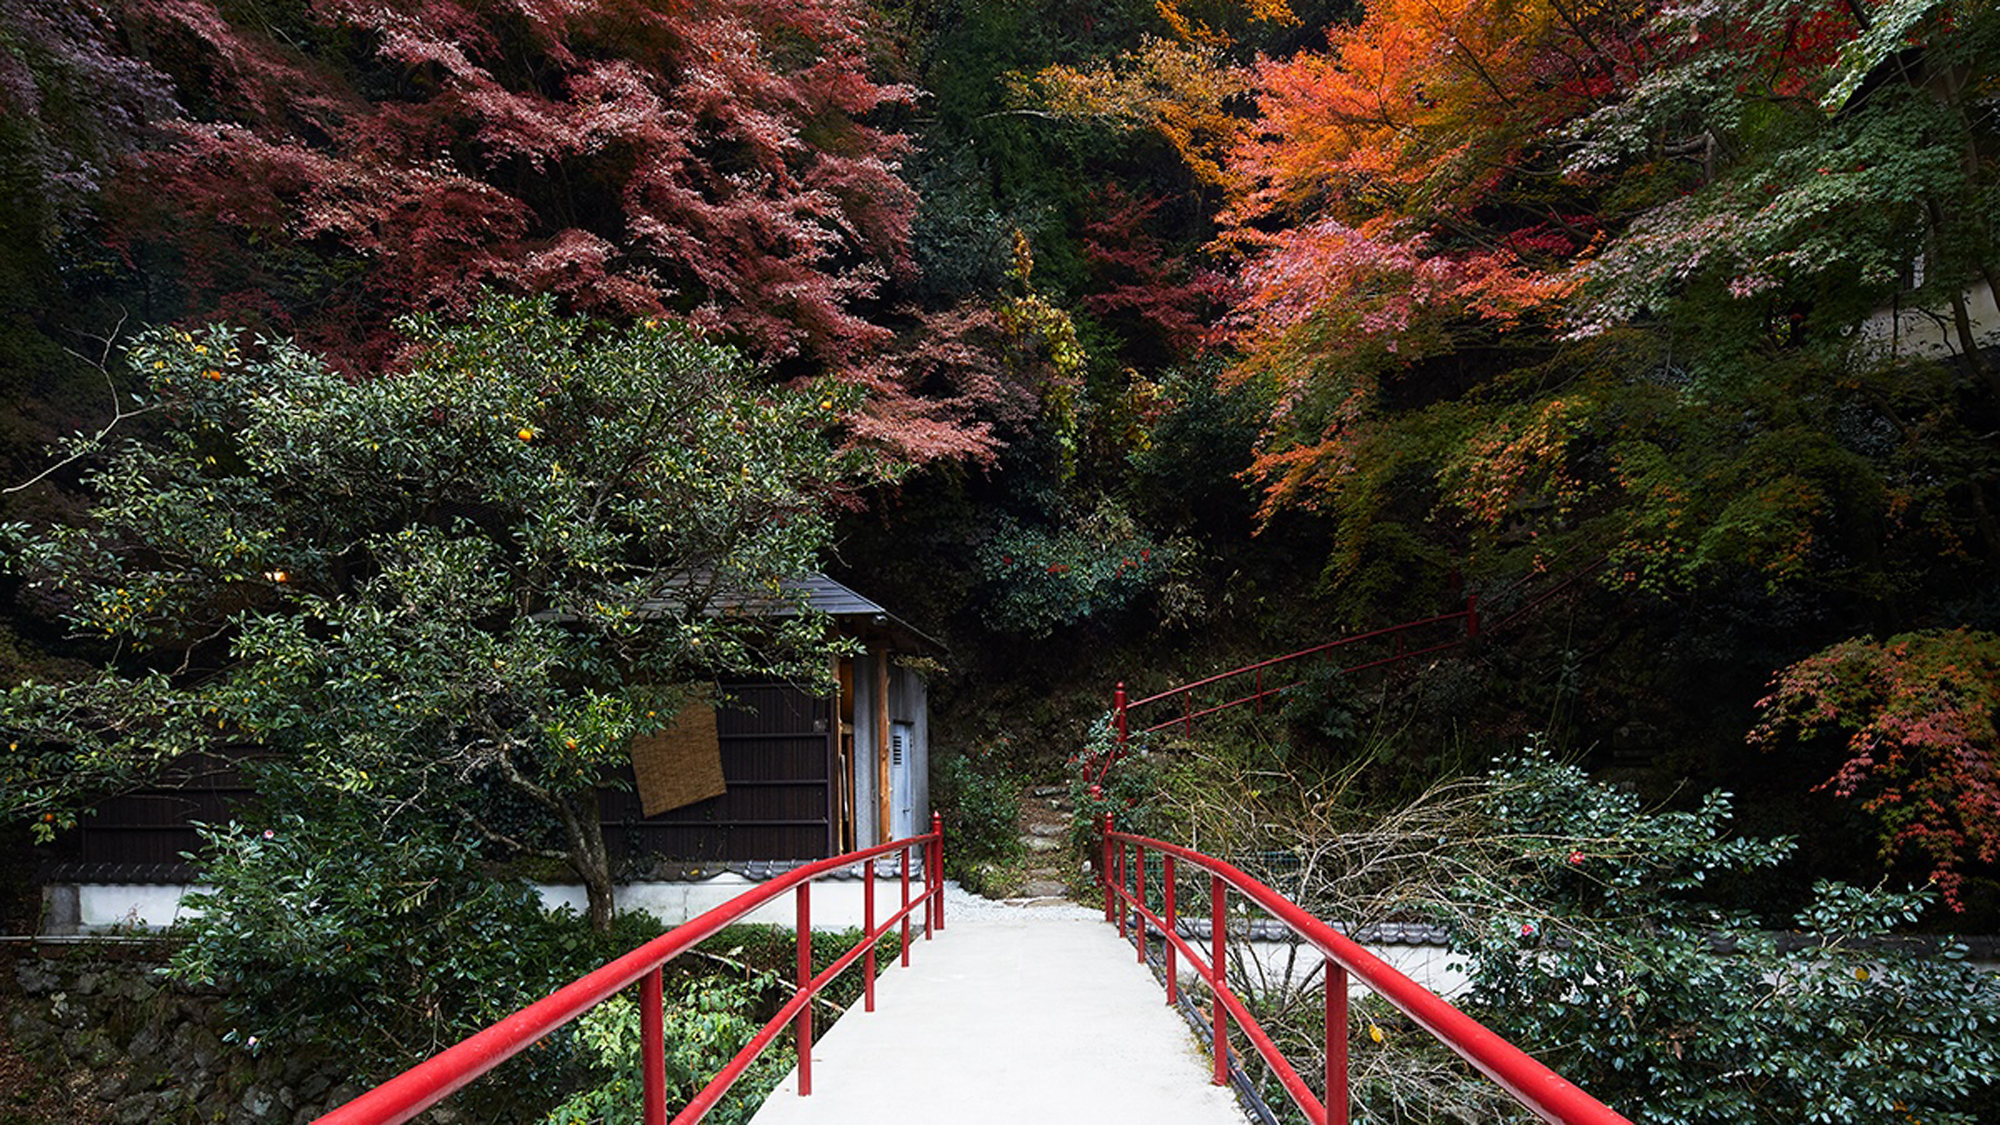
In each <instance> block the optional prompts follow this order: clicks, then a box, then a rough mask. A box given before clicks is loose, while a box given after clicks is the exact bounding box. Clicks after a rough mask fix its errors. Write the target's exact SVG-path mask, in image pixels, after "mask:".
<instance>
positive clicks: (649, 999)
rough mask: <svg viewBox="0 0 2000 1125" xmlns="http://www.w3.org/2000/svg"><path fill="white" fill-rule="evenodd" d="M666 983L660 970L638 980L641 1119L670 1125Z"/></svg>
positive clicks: (649, 1122) (652, 1124) (654, 1124)
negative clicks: (668, 1112) (668, 1108)
mask: <svg viewBox="0 0 2000 1125" xmlns="http://www.w3.org/2000/svg"><path fill="white" fill-rule="evenodd" d="M666 1000H667V998H666V982H665V981H664V980H662V979H661V976H660V970H659V969H657V968H655V969H654V970H653V971H652V972H650V973H647V974H646V975H645V976H643V977H640V978H639V1086H640V1089H641V1094H640V1098H641V1108H640V1114H641V1117H640V1119H641V1120H642V1121H644V1122H645V1123H646V1125H667V1034H666V1031H667V1029H666V1010H665V1009H666Z"/></svg>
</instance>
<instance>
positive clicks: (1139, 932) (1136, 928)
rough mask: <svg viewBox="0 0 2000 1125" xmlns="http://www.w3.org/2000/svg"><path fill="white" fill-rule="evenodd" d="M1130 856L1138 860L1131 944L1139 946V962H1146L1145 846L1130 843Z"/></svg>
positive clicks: (1133, 896) (1134, 888)
mask: <svg viewBox="0 0 2000 1125" xmlns="http://www.w3.org/2000/svg"><path fill="white" fill-rule="evenodd" d="M1132 858H1133V859H1136V860H1138V861H1139V871H1138V875H1137V881H1136V883H1135V884H1134V886H1133V890H1132V898H1133V900H1134V903H1135V906H1134V908H1133V911H1132V937H1133V942H1132V944H1134V945H1136V946H1138V947H1139V963H1140V964H1141V965H1143V964H1145V963H1146V848H1145V845H1143V844H1134V845H1132Z"/></svg>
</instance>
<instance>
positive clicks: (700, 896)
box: [535, 873, 951, 930]
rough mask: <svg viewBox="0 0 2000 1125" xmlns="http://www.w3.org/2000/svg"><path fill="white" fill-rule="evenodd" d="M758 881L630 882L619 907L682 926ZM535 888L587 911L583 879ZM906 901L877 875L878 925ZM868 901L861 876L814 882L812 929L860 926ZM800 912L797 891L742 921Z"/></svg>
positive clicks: (919, 916) (779, 921)
mask: <svg viewBox="0 0 2000 1125" xmlns="http://www.w3.org/2000/svg"><path fill="white" fill-rule="evenodd" d="M756 885H757V884H756V883H753V882H751V881H750V880H748V879H746V878H744V877H743V876H741V875H717V876H714V877H713V878H710V879H706V880H703V881H702V882H699V883H690V882H675V883H627V884H624V885H622V886H620V887H619V888H618V889H617V901H618V909H620V910H643V911H645V912H647V913H648V914H651V915H653V916H654V917H655V918H658V919H659V920H660V921H661V922H663V923H665V924H666V925H669V926H677V925H679V924H680V923H682V922H686V921H688V920H689V919H692V918H696V917H699V916H700V915H701V914H703V913H705V912H707V911H709V910H712V909H714V908H715V907H717V906H720V905H722V904H723V903H725V902H728V901H729V900H730V899H732V898H735V897H736V896H737V895H740V894H742V893H743V892H745V891H747V890H749V889H750V888H752V887H754V886H756ZM535 890H536V891H537V892H538V893H539V894H540V895H541V896H542V903H543V905H545V906H549V907H562V906H567V907H569V908H571V909H572V910H575V911H576V912H577V913H579V914H581V913H583V911H584V905H585V902H586V901H587V900H586V897H585V895H584V890H583V886H582V885H581V884H575V885H548V884H537V885H536V887H535ZM923 890H924V883H923V880H922V879H920V878H918V877H916V875H915V874H914V873H912V877H911V879H910V900H911V901H912V902H915V901H916V900H917V899H918V898H919V897H921V896H922V894H923ZM902 905H903V891H902V883H901V881H900V880H896V879H880V878H878V879H876V880H875V917H876V920H877V923H878V924H879V923H880V920H881V919H882V918H885V917H887V916H888V915H889V914H890V913H891V912H892V911H895V910H898V909H900V908H901V907H902ZM865 906H866V904H865V902H864V901H863V897H862V885H861V880H859V879H843V880H834V881H821V882H817V883H814V884H812V928H813V929H815V930H858V929H860V928H861V926H862V922H863V916H864V912H865ZM797 917H798V905H797V894H796V892H792V891H787V892H785V893H784V894H781V895H779V896H778V897H777V898H775V899H772V900H771V901H770V902H767V903H765V904H764V905H762V906H760V907H758V908H757V909H756V910H754V911H752V912H750V913H749V914H747V915H745V916H744V917H743V918H742V919H740V921H741V922H742V923H743V924H745V925H767V926H784V927H787V928H790V927H791V926H792V924H793V923H794V921H795V920H796V919H797ZM923 917H924V912H923V908H922V907H918V908H917V911H916V913H915V914H913V915H912V918H913V919H914V920H915V922H916V923H917V924H921V923H922V922H923ZM950 923H951V916H950V915H949V914H946V916H945V924H946V925H947V926H949V925H950Z"/></svg>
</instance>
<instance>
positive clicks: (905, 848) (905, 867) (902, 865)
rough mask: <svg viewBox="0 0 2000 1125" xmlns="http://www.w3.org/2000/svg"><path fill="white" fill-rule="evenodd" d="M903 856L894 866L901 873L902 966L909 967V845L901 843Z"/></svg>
mask: <svg viewBox="0 0 2000 1125" xmlns="http://www.w3.org/2000/svg"><path fill="white" fill-rule="evenodd" d="M900 854H901V855H902V857H903V860H902V862H901V863H898V864H897V865H896V866H897V867H898V868H900V869H901V870H902V873H903V967H904V968H906V969H907V968H909V967H910V846H909V845H908V844H904V845H903V850H902V852H901V853H900Z"/></svg>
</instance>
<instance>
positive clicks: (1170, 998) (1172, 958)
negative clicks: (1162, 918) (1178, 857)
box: [1160, 856, 1181, 1007]
mask: <svg viewBox="0 0 2000 1125" xmlns="http://www.w3.org/2000/svg"><path fill="white" fill-rule="evenodd" d="M1164 860H1165V862H1164V863H1162V864H1161V866H1162V867H1163V868H1165V870H1163V871H1162V872H1161V873H1160V878H1162V879H1164V880H1166V884H1167V925H1166V931H1167V937H1166V941H1165V942H1164V944H1165V945H1166V947H1167V948H1166V951H1165V959H1166V964H1167V1004H1168V1006H1169V1007H1171V1006H1173V1005H1175V1004H1178V1003H1180V1002H1181V976H1180V970H1179V966H1178V964H1177V962H1178V961H1179V959H1180V950H1179V949H1177V948H1175V946H1174V940H1173V935H1174V934H1175V932H1176V931H1177V930H1178V929H1179V928H1180V915H1178V914H1176V913H1175V912H1174V857H1173V856H1166V857H1164Z"/></svg>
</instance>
